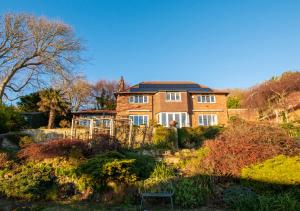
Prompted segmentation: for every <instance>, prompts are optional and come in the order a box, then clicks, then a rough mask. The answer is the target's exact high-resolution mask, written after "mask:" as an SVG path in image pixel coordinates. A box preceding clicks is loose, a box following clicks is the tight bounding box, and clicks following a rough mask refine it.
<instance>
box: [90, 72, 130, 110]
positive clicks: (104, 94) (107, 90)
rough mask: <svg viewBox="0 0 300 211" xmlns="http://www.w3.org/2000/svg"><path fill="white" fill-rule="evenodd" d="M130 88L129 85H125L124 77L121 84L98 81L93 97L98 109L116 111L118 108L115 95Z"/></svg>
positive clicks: (112, 81)
mask: <svg viewBox="0 0 300 211" xmlns="http://www.w3.org/2000/svg"><path fill="white" fill-rule="evenodd" d="M120 82H122V83H120ZM120 86H122V87H120ZM128 87H129V84H127V83H125V81H124V79H123V77H121V80H120V81H119V82H118V81H116V80H111V81H110V80H99V81H97V82H96V84H95V85H94V87H93V97H94V99H95V101H96V108H97V109H114V108H115V106H116V105H115V104H116V102H115V101H116V98H115V94H114V93H115V92H117V91H118V90H119V89H120V88H122V89H127V88H128Z"/></svg>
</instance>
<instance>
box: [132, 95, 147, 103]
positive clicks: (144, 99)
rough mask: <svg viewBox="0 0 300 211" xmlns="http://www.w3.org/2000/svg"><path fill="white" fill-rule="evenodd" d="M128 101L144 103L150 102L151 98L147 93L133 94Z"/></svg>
mask: <svg viewBox="0 0 300 211" xmlns="http://www.w3.org/2000/svg"><path fill="white" fill-rule="evenodd" d="M128 102H129V103H130V104H143V103H148V102H149V98H148V96H147V95H132V96H129V98H128Z"/></svg>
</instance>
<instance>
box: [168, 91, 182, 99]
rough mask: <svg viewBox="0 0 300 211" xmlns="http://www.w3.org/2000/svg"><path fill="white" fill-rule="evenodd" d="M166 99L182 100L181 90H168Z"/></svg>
mask: <svg viewBox="0 0 300 211" xmlns="http://www.w3.org/2000/svg"><path fill="white" fill-rule="evenodd" d="M166 101H181V93H180V92H167V93H166Z"/></svg>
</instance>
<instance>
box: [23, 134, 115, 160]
mask: <svg viewBox="0 0 300 211" xmlns="http://www.w3.org/2000/svg"><path fill="white" fill-rule="evenodd" d="M120 148H121V145H120V143H119V142H118V141H117V140H116V141H114V140H112V138H111V137H110V136H109V135H99V136H98V137H96V138H94V139H92V140H86V141H84V140H77V139H72V140H71V139H58V140H51V141H47V142H43V143H34V144H31V145H29V146H27V147H25V148H23V149H21V150H20V152H19V153H18V157H19V158H21V159H28V160H43V159H46V158H54V157H81V156H83V157H86V156H90V155H93V154H98V153H102V152H107V151H112V150H118V149H120Z"/></svg>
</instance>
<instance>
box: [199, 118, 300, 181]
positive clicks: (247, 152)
mask: <svg viewBox="0 0 300 211" xmlns="http://www.w3.org/2000/svg"><path fill="white" fill-rule="evenodd" d="M205 146H208V147H209V148H210V153H209V154H208V156H207V157H206V158H205V159H203V161H202V162H203V164H202V165H203V166H205V168H206V170H210V171H212V172H213V173H214V174H218V175H232V176H239V175H240V172H241V169H242V168H243V167H246V166H249V165H251V164H254V163H258V162H261V161H264V160H267V159H269V158H272V157H274V156H276V155H279V154H283V155H288V156H291V155H297V154H298V153H299V152H300V150H299V146H298V145H297V143H296V142H295V141H294V140H293V139H292V138H290V137H289V136H288V135H287V134H286V132H285V131H284V130H282V129H281V128H280V127H278V126H275V125H271V124H265V123H250V122H245V121H242V120H240V119H237V120H235V121H233V122H232V123H231V124H230V125H229V127H228V128H227V129H226V130H225V131H224V132H223V134H222V135H220V136H218V137H217V138H216V139H215V140H209V141H206V142H205Z"/></svg>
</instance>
